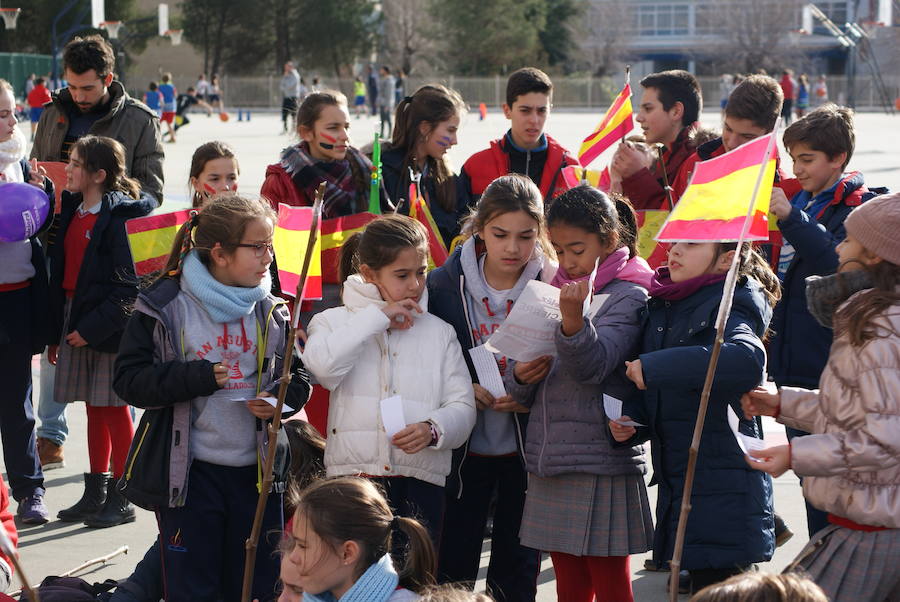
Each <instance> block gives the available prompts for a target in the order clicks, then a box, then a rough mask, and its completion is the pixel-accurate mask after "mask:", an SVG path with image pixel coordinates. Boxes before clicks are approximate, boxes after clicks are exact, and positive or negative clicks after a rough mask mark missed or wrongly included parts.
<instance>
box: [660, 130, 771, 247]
mask: <svg viewBox="0 0 900 602" xmlns="http://www.w3.org/2000/svg"><path fill="white" fill-rule="evenodd" d="M773 136H774V134H768V135H766V136H761V137H759V138H756V139H755V140H751V141H750V142H748V143H746V144H744V145H742V146H739V147H738V148H736V149H734V150H733V151H730V152H727V153H725V154H724V155H720V156H718V157H715V158H713V159H710V160H708V161H702V162H700V163H697V165H696V167H695V168H694V173H693V175H692V176H691V181H690V183H689V184H688V187H687V189H686V190H685V191H684V194H683V195H682V197H681V199H680V200H679V201H678V204H677V205H675V208H674V209H673V210H672V212H671V213H670V214H669V218H668V220H666V223H665V224H663V226H662V228H661V229H660V231H659V234H657V236H656V240H658V241H660V242H675V241H680V240H693V241H720V242H726V241H736V240H738V239H739V238H740V235H741V230H742V228H743V226H744V220H745V218H746V217H747V210H748V208H749V207H750V199H751V196H752V195H753V192H754V189H755V187H756V183H757V180H758V179H759V177H760V170H764V173H763V175H762V179H761V180H760V185H759V190H758V191H757V195H756V199H755V202H754V205H753V211H752V215H751V223H750V228H749V230H748V233H747V236H746V238H745V240H748V241H752V240H762V241H767V240H769V217H768V215H767V214H768V212H769V200H770V198H771V196H772V182H773V181H774V179H775V157H776V153H777V150H776V147H775V144H774V140H773V138H772V137H773Z"/></svg>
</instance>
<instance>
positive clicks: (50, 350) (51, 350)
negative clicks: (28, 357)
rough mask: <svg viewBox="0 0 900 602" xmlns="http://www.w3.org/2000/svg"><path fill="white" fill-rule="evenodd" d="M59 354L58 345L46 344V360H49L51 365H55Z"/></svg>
mask: <svg viewBox="0 0 900 602" xmlns="http://www.w3.org/2000/svg"><path fill="white" fill-rule="evenodd" d="M58 354H59V345H47V361H48V362H50V365H51V366H55V365H56V360H57V359H59V358H58Z"/></svg>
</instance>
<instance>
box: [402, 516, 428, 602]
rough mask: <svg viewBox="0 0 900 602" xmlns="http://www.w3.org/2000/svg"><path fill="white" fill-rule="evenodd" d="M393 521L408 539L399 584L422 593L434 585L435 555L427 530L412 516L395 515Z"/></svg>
mask: <svg viewBox="0 0 900 602" xmlns="http://www.w3.org/2000/svg"><path fill="white" fill-rule="evenodd" d="M394 523H395V524H396V525H397V527H398V528H399V529H400V531H401V532H402V533H403V534H404V535H406V537H407V539H408V540H409V549H408V550H407V554H406V562H405V563H404V565H403V568H402V569H401V570H400V585H401V586H403V587H405V588H406V589H409V590H412V591H414V592H416V593H423V592H424V591H425V590H426V589H427V588H429V587H431V586H433V585H435V583H436V580H435V572H436V570H437V555H436V554H435V552H434V544H432V542H431V536H430V535H428V530H427V529H425V527H424V526H423V525H422V523H420V522H419V521H417V520H416V519H414V518H407V517H405V516H397V517H395V518H394Z"/></svg>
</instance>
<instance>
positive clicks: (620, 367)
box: [504, 186, 653, 602]
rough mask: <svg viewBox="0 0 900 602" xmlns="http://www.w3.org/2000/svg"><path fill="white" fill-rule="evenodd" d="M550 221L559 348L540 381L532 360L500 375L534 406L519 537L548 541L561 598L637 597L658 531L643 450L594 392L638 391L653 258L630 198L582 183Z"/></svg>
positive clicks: (542, 545)
mask: <svg viewBox="0 0 900 602" xmlns="http://www.w3.org/2000/svg"><path fill="white" fill-rule="evenodd" d="M547 227H548V229H549V231H550V241H551V242H552V244H553V248H554V250H555V251H556V255H557V257H558V258H559V271H558V272H557V273H556V277H554V279H553V281H552V283H551V284H553V285H555V286H558V287H560V296H559V309H560V313H561V315H562V322H561V323H560V325H559V326H558V327H557V329H556V333H555V339H554V341H555V347H556V358H555V359H554V360H553V363H552V365H551V369H550V372H549V374H548V375H547V377H546V378H545V379H544V380H542V381H537V380H535V379H534V378H533V377H531V376H530V373H531V372H532V371H533V365H534V364H535V362H526V363H523V362H517V363H511V365H512V367H513V368H512V369H511V370H507V371H506V375H505V377H504V384H505V386H506V390H507V391H508V392H509V394H510V395H511V396H512V398H513V399H514V400H516V401H517V402H519V403H521V404H522V405H524V406H526V407H529V408H531V419H530V421H529V423H528V434H527V436H526V438H525V466H526V468H527V470H528V472H529V474H530V476H529V480H528V494H527V496H526V498H525V511H524V516H523V518H522V527H521V530H520V532H519V537H520V538H521V540H522V544H523V545H527V546H529V547H532V548H536V549H539V550H543V551H546V552H550V558H551V559H552V560H553V568H554V570H555V571H556V593H557V597H558V598H559V599H560V600H567V601H570V602H591V601H592V600H594V598H595V596H596V599H597V600H617V601H626V600H633V599H634V597H633V594H632V589H631V573H630V570H629V562H628V558H629V555H630V554H638V553H641V552H646V551H647V550H649V549H650V547H651V544H652V541H653V519H652V517H651V515H650V503H649V500H648V499H647V489H646V486H645V485H644V477H643V474H644V473H645V472H646V471H647V469H646V466H645V460H644V450H643V447H642V446H640V445H635V446H633V447H626V446H616V445H615V442H614V441H612V440H611V439H610V438H609V435H608V432H609V431H608V430H607V428H606V416H605V415H604V413H603V410H602V409H601V406H600V404H599V403H598V401H599V400H601V399H603V397H604V396H606V395H609V396H612V397H615V398H617V399H627V398H629V397H631V396H632V395H633V393H634V392H635V388H634V385H633V384H632V383H631V382H630V381H629V380H628V379H627V378H626V376H625V365H624V362H625V360H626V359H628V358H631V357H632V356H633V354H634V353H635V351H636V350H637V347H638V344H639V342H640V336H641V314H642V312H643V311H644V310H645V308H646V304H647V288H648V287H649V286H650V280H651V278H652V276H653V270H651V269H650V267H649V266H648V265H647V262H645V261H644V260H643V259H641V258H640V257H639V256H638V255H637V251H636V249H635V243H636V240H635V238H636V233H637V228H636V218H635V214H634V210H633V209H632V208H631V205H630V204H629V203H628V202H627V201H625V200H618V201H612V200H611V199H610V198H609V197H608V196H606V195H605V194H603V193H602V192H600V191H599V190H597V189H595V188H591V187H590V186H578V187H576V188H573V189H571V190H569V191H567V192H565V193H563V194H562V195H561V196H559V197H557V198H556V199H554V201H553V204H552V205H551V206H550V209H549V210H548V211H547ZM595 266H596V267H595ZM592 274H593V275H594V278H593V282H588V279H589V278H590V276H591V275H592ZM588 294H591V295H592V296H593V295H602V297H597V298H596V299H595V307H596V304H598V303H601V302H602V305H601V306H600V307H599V309H597V311H596V312H595V313H593V315H591V314H589V316H588V317H585V316H584V309H583V304H584V300H585V298H586V297H587V296H588Z"/></svg>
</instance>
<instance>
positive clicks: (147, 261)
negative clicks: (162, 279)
mask: <svg viewBox="0 0 900 602" xmlns="http://www.w3.org/2000/svg"><path fill="white" fill-rule="evenodd" d="M190 217H191V210H190V209H185V210H183V211H173V212H171V213H160V214H157V215H148V216H145V217H138V218H135V219H130V220H128V221H127V222H125V233H126V234H127V235H128V245H129V246H130V247H131V260H132V261H133V262H134V273H135V275H137V276H138V277H141V276H146V275H148V274H152V273H153V272H156V271H159V270H161V269H163V268H164V267H165V265H166V261H168V259H169V253H170V252H171V251H172V243H173V242H175V235H176V234H177V233H178V228H180V227H181V224H183V223H184V222H186V221H187V220H188V219H190Z"/></svg>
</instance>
